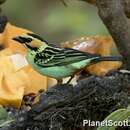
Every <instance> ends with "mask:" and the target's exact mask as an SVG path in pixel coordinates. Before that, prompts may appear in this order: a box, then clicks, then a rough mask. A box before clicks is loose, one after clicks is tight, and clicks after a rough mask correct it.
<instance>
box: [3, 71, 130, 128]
mask: <svg viewBox="0 0 130 130" xmlns="http://www.w3.org/2000/svg"><path fill="white" fill-rule="evenodd" d="M129 102H130V74H127V73H121V72H119V71H114V72H110V73H108V74H107V75H106V76H103V77H98V76H93V75H89V76H86V75H82V76H81V79H80V80H79V81H78V84H77V85H76V86H72V85H68V84H64V85H60V86H54V87H52V88H50V89H49V90H48V91H46V92H43V93H42V94H41V96H40V101H39V103H37V104H35V105H33V107H32V109H31V110H30V111H27V110H25V108H24V109H22V110H20V111H17V110H14V109H12V110H9V111H10V112H11V111H12V112H14V113H13V114H12V115H15V116H14V117H15V119H16V122H15V123H13V124H12V125H11V126H10V128H8V129H7V130H12V129H13V130H92V129H96V128H94V127H93V128H91V127H88V126H86V127H83V120H84V119H90V120H93V121H94V120H98V121H102V120H103V119H104V118H105V117H106V116H107V115H109V114H110V113H111V112H113V111H115V110H117V109H119V108H126V107H127V106H128V104H129ZM127 129H129V128H123V130H127ZM2 130H4V129H2Z"/></svg>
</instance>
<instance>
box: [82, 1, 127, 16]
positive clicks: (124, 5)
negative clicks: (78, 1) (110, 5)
mask: <svg viewBox="0 0 130 130" xmlns="http://www.w3.org/2000/svg"><path fill="white" fill-rule="evenodd" d="M82 1H85V2H87V3H90V4H93V5H95V6H96V3H97V1H98V0H82ZM121 3H122V6H123V9H124V11H125V14H126V16H127V17H128V18H130V0H121Z"/></svg>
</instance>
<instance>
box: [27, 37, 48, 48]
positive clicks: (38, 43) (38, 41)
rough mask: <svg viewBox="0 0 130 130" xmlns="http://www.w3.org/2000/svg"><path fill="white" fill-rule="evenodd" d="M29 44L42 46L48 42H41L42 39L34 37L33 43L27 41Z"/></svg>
mask: <svg viewBox="0 0 130 130" xmlns="http://www.w3.org/2000/svg"><path fill="white" fill-rule="evenodd" d="M27 44H28V45H29V44H30V45H31V47H37V48H39V47H41V46H42V45H44V44H46V43H45V42H41V41H40V40H38V39H33V40H32V42H31V43H27Z"/></svg>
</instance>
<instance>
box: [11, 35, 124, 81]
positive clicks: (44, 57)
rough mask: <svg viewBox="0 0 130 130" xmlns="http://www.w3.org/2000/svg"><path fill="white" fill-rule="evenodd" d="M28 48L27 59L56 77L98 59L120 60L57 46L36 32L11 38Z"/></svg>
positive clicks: (41, 72) (64, 75)
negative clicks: (51, 44)
mask: <svg viewBox="0 0 130 130" xmlns="http://www.w3.org/2000/svg"><path fill="white" fill-rule="evenodd" d="M13 39H14V40H15V41H18V42H19V43H22V44H24V45H26V47H27V48H28V52H27V56H26V58H27V60H28V62H29V64H31V65H32V67H33V68H34V69H35V70H36V71H38V72H39V73H40V74H42V75H46V76H49V77H52V78H56V79H62V78H64V77H68V76H73V75H74V74H75V73H76V72H78V71H80V70H82V69H83V68H84V67H86V66H89V65H91V64H94V63H97V62H100V61H121V60H122V57H121V56H104V57H101V56H100V55H95V54H90V53H85V52H81V51H78V50H74V49H70V48H57V47H52V46H49V45H48V43H47V42H46V41H45V40H43V39H42V38H41V37H39V36H37V35H36V34H26V35H24V36H19V37H16V38H13Z"/></svg>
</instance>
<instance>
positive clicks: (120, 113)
mask: <svg viewBox="0 0 130 130" xmlns="http://www.w3.org/2000/svg"><path fill="white" fill-rule="evenodd" d="M129 117H130V108H129V107H128V108H127V109H119V110H116V111H114V112H112V113H111V114H110V115H109V116H107V117H106V118H105V120H104V121H110V120H111V121H112V122H119V121H122V122H123V121H124V120H128V118H129ZM117 127H118V126H100V127H98V129H97V130H115V129H116V128H117Z"/></svg>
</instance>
